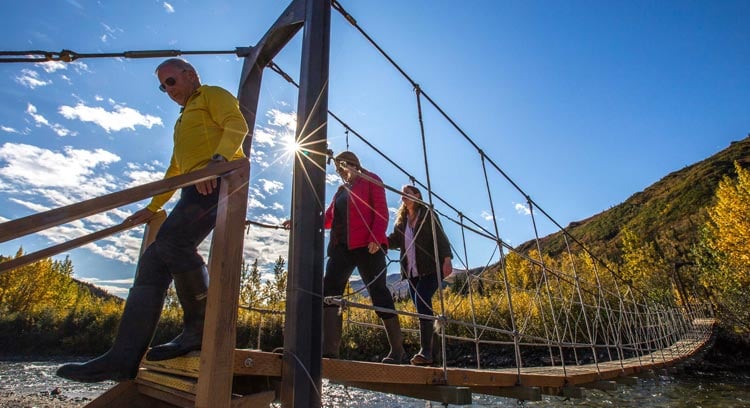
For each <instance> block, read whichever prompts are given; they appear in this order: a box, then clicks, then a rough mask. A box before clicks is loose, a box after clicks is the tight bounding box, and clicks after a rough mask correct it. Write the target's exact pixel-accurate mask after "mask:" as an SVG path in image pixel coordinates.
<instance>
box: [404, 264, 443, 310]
mask: <svg viewBox="0 0 750 408" xmlns="http://www.w3.org/2000/svg"><path fill="white" fill-rule="evenodd" d="M437 287H438V281H437V276H435V275H434V274H433V275H427V276H421V277H418V278H409V297H410V298H411V301H412V302H414V306H416V308H417V313H419V314H422V315H427V316H432V315H433V313H432V295H434V294H435V292H436V291H437Z"/></svg>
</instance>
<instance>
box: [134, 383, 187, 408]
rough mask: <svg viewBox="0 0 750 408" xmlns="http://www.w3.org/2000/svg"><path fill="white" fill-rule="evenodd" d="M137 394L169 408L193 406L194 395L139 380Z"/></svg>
mask: <svg viewBox="0 0 750 408" xmlns="http://www.w3.org/2000/svg"><path fill="white" fill-rule="evenodd" d="M138 392H140V393H141V394H143V395H146V396H148V397H150V398H153V399H155V400H159V401H162V402H163V403H165V404H167V405H168V406H170V407H180V408H192V407H194V406H195V395H193V394H190V393H187V392H184V391H180V390H176V389H172V388H169V387H166V386H163V385H160V384H155V383H151V382H149V381H144V380H139V381H138Z"/></svg>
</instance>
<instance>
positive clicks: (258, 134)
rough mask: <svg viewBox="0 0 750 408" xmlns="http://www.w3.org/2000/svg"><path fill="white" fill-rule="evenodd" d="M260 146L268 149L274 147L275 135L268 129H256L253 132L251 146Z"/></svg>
mask: <svg viewBox="0 0 750 408" xmlns="http://www.w3.org/2000/svg"><path fill="white" fill-rule="evenodd" d="M256 143H257V144H260V145H265V146H269V147H274V146H276V133H275V132H274V131H273V130H271V129H268V128H264V127H257V128H256V129H255V131H253V144H256Z"/></svg>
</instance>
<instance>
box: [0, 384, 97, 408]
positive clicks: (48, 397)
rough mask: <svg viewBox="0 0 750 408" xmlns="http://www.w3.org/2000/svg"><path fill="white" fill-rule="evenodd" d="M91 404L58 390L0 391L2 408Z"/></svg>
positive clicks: (44, 407) (62, 406)
mask: <svg viewBox="0 0 750 408" xmlns="http://www.w3.org/2000/svg"><path fill="white" fill-rule="evenodd" d="M89 402H91V400H90V399H89V398H85V397H68V396H66V395H65V394H63V393H62V392H61V391H60V389H59V388H55V389H53V390H51V391H43V392H38V393H33V394H20V393H16V392H13V391H0V407H2V408H68V407H83V406H85V405H86V404H88V403H89Z"/></svg>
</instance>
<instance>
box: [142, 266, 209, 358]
mask: <svg viewBox="0 0 750 408" xmlns="http://www.w3.org/2000/svg"><path fill="white" fill-rule="evenodd" d="M174 288H175V291H176V292H177V298H179V299H180V305H182V313H183V318H182V320H183V323H184V327H183V329H182V333H180V334H179V335H178V336H177V337H175V338H174V339H172V341H170V342H169V343H164V344H162V345H159V346H155V347H152V348H151V350H149V352H148V354H146V358H147V359H148V360H151V361H161V360H168V359H170V358H175V357H179V356H183V355H185V354H187V353H189V352H191V351H194V350H200V349H201V343H202V341H203V321H204V319H205V317H206V296H207V295H208V269H207V268H206V265H202V266H201V267H200V268H198V269H195V270H193V271H189V272H185V273H180V274H175V275H174Z"/></svg>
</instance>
